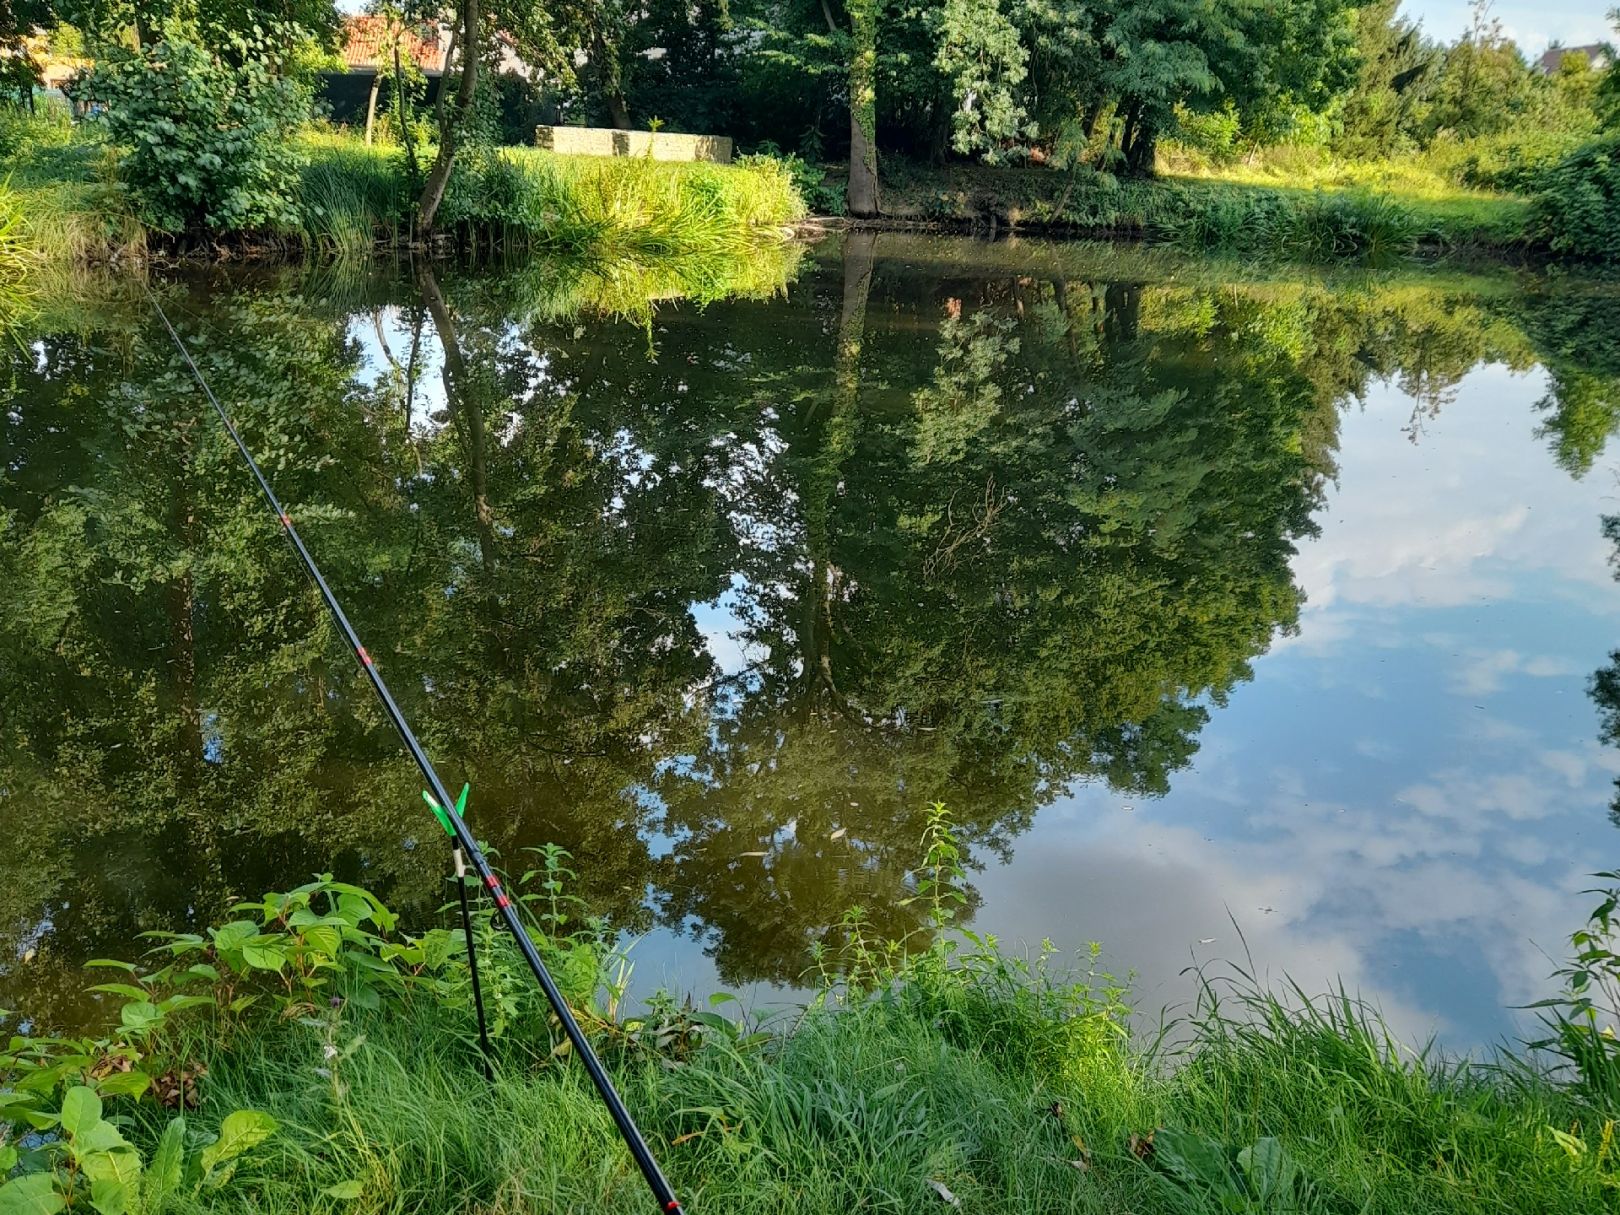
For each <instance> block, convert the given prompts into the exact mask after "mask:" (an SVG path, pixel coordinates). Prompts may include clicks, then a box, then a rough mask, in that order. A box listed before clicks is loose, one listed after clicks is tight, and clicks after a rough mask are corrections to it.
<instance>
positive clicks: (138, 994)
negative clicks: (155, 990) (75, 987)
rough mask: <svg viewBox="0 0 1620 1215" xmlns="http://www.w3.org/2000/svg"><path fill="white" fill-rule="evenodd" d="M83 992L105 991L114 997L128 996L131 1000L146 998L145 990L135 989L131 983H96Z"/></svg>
mask: <svg viewBox="0 0 1620 1215" xmlns="http://www.w3.org/2000/svg"><path fill="white" fill-rule="evenodd" d="M85 990H86V991H105V992H108V993H110V994H112V995H115V996H128V997H129V998H130V999H131V1000H144V999H146V996H147V992H146V988H144V987H136V986H135V985H134V984H133V983H97V984H96V985H95V986H94V987H87V988H85Z"/></svg>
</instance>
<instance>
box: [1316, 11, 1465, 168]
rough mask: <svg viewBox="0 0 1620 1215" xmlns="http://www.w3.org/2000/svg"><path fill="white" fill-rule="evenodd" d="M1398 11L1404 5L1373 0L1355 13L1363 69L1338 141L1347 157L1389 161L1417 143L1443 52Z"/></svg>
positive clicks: (1350, 92) (1347, 103) (1348, 97)
mask: <svg viewBox="0 0 1620 1215" xmlns="http://www.w3.org/2000/svg"><path fill="white" fill-rule="evenodd" d="M1399 9H1400V0H1374V3H1371V4H1367V5H1365V6H1363V7H1362V8H1360V9H1357V10H1356V53H1357V57H1358V59H1359V64H1358V67H1357V70H1356V77H1355V81H1354V83H1353V84H1352V85H1351V87H1350V89H1349V90H1348V92H1347V93H1346V95H1345V98H1344V101H1343V104H1342V107H1341V110H1340V116H1341V123H1342V127H1341V131H1340V135H1339V137H1338V139H1337V141H1336V146H1337V147H1338V148H1339V149H1340V150H1341V151H1343V152H1344V153H1345V154H1346V155H1350V156H1368V157H1372V156H1388V155H1391V154H1393V153H1395V152H1397V151H1398V150H1399V149H1400V148H1401V147H1402V146H1403V144H1404V143H1406V142H1408V141H1410V140H1412V139H1413V137H1414V133H1415V128H1416V126H1417V123H1418V117H1419V115H1420V114H1421V112H1422V109H1423V106H1424V105H1425V102H1426V99H1427V97H1428V93H1429V90H1430V88H1431V87H1432V82H1433V78H1434V76H1435V74H1436V72H1437V70H1438V67H1439V64H1440V60H1441V52H1440V50H1439V48H1438V47H1436V46H1434V45H1433V44H1432V43H1431V42H1429V40H1428V39H1426V38H1425V37H1424V36H1423V32H1422V30H1421V29H1420V28H1419V27H1418V26H1417V25H1415V24H1414V23H1412V22H1411V21H1408V20H1407V19H1405V18H1404V17H1401V16H1400V15H1399Z"/></svg>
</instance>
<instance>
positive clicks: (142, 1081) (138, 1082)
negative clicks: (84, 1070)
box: [96, 1068, 152, 1097]
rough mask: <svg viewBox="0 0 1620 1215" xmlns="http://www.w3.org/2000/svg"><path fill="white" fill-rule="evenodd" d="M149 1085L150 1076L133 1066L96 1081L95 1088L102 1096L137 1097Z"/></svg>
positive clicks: (150, 1083) (150, 1085)
mask: <svg viewBox="0 0 1620 1215" xmlns="http://www.w3.org/2000/svg"><path fill="white" fill-rule="evenodd" d="M151 1087H152V1077H151V1076H148V1075H147V1074H146V1073H145V1072H143V1071H136V1070H134V1069H133V1068H132V1069H131V1070H129V1071H127V1072H114V1073H113V1074H112V1075H110V1076H105V1077H103V1078H102V1079H100V1080H97V1081H96V1088H97V1089H98V1090H99V1091H100V1093H101V1095H102V1096H103V1097H139V1096H141V1095H142V1094H143V1093H145V1092H146V1090H147V1089H149V1088H151Z"/></svg>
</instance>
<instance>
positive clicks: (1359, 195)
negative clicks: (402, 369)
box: [0, 113, 1546, 277]
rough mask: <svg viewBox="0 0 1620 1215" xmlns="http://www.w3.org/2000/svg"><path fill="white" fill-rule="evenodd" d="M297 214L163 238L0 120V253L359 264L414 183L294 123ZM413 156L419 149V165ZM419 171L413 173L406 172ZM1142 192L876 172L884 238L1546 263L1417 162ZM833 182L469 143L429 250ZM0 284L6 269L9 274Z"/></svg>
mask: <svg viewBox="0 0 1620 1215" xmlns="http://www.w3.org/2000/svg"><path fill="white" fill-rule="evenodd" d="M299 142H300V152H301V159H302V168H301V170H300V174H299V179H298V187H297V190H296V199H295V207H294V209H295V211H296V213H297V216H298V222H297V223H296V224H294V225H288V226H284V227H282V228H279V229H276V230H273V231H256V232H251V233H210V234H206V235H200V234H196V233H190V234H175V233H164V232H161V231H159V230H157V229H156V228H154V227H153V226H152V225H150V224H149V223H147V222H146V221H145V220H143V218H142V215H141V214H140V211H139V207H138V205H137V204H136V203H135V202H134V201H133V200H132V199H131V197H130V196H129V195H128V194H127V193H126V192H125V191H124V190H123V189H122V187H121V186H120V184H119V180H118V154H117V152H116V150H115V149H113V148H111V147H110V146H108V145H107V144H106V143H105V141H104V140H103V139H102V137H101V133H100V132H99V131H97V130H95V129H93V128H87V127H86V126H84V125H83V124H78V125H75V124H72V123H70V122H69V121H68V120H67V118H66V117H65V115H61V114H52V113H44V114H42V115H41V116H38V117H34V118H26V117H23V116H20V115H12V116H8V117H7V118H6V119H5V121H4V122H0V183H3V184H0V258H4V259H5V261H6V264H7V265H8V266H11V265H14V264H16V265H20V264H21V263H22V262H23V261H26V260H28V259H30V258H32V259H34V260H39V261H51V262H76V263H91V262H120V261H136V260H145V259H148V258H153V257H157V258H175V257H196V258H200V259H219V258H222V257H225V258H240V257H244V256H255V255H260V256H262V255H270V256H295V255H308V254H319V255H337V256H363V255H365V254H367V253H369V252H371V251H373V250H377V249H379V248H380V249H388V248H403V247H408V246H410V245H411V243H412V241H413V239H414V235H413V232H412V229H411V218H412V208H413V205H414V202H415V197H416V192H417V188H416V185H415V178H414V177H413V173H412V170H411V168H410V165H409V164H408V162H407V158H406V155H405V153H404V151H403V149H401V148H398V147H384V146H368V145H366V144H365V143H364V142H362V141H361V140H359V139H358V138H356V137H354V136H352V135H348V134H343V133H337V132H331V131H319V130H316V129H311V130H309V131H306V132H305V133H304V134H303V135H302V136H300V141H299ZM423 155H424V157H425V156H426V155H427V153H426V151H424V153H423ZM424 163H425V161H424ZM1167 167H1168V168H1169V169H1170V170H1171V171H1170V172H1168V173H1166V174H1165V175H1162V176H1160V177H1155V178H1152V179H1146V180H1133V179H1129V178H1116V177H1114V176H1111V175H1109V174H1104V173H1098V172H1094V171H1092V170H1089V169H1083V168H1082V169H1077V170H1074V171H1066V170H1057V169H1053V168H1050V167H1044V166H1038V165H1025V166H1018V167H1010V166H989V165H983V164H959V165H949V166H943V167H932V166H926V165H920V164H916V163H910V162H906V161H903V160H899V159H894V160H891V161H889V162H887V163H886V165H885V174H884V183H883V185H884V189H883V217H882V218H881V219H880V220H877V221H874V222H875V223H876V224H877V225H878V226H883V227H898V228H905V227H914V226H919V225H923V226H933V227H941V228H950V229H967V230H972V231H975V232H978V233H980V234H982V235H989V236H999V235H1003V234H1005V233H1007V232H1009V231H1013V230H1020V231H1024V232H1027V233H1030V234H1050V235H1054V236H1067V237H1089V238H1107V239H1122V238H1123V239H1133V240H1143V241H1147V242H1150V243H1156V244H1168V245H1172V246H1175V247H1178V248H1182V249H1185V250H1197V251H1211V252H1227V253H1233V254H1237V255H1242V256H1266V257H1272V258H1283V259H1296V260H1302V261H1310V262H1322V263H1326V262H1335V261H1352V262H1370V263H1373V264H1379V263H1383V262H1387V261H1389V260H1392V259H1395V258H1399V257H1403V256H1408V255H1411V254H1414V253H1420V252H1421V253H1430V254H1433V253H1451V252H1459V251H1461V252H1474V253H1479V254H1482V255H1487V256H1498V257H1500V256H1518V255H1526V254H1528V255H1545V254H1546V250H1544V249H1542V248H1541V247H1540V243H1539V242H1538V241H1537V240H1536V239H1535V238H1534V237H1533V235H1532V229H1533V224H1532V214H1531V204H1530V202H1529V200H1527V199H1526V198H1523V197H1519V196H1516V195H1512V194H1505V193H1500V192H1495V191H1489V190H1481V189H1471V188H1467V187H1464V186H1461V185H1454V184H1452V183H1450V182H1448V181H1446V180H1443V179H1442V177H1441V176H1440V175H1439V174H1438V173H1437V172H1436V171H1431V170H1428V169H1423V170H1419V169H1415V168H1410V167H1407V168H1402V167H1399V166H1391V165H1383V166H1379V165H1361V164H1354V165H1333V166H1315V167H1313V168H1312V169H1311V170H1310V171H1309V172H1305V171H1299V170H1296V171H1293V172H1292V173H1291V174H1290V175H1288V176H1283V177H1279V176H1278V175H1277V173H1275V172H1271V171H1268V170H1266V169H1264V168H1261V169H1253V170H1246V169H1242V168H1240V167H1237V166H1228V167H1224V168H1212V167H1209V166H1198V165H1191V164H1181V165H1169V166H1167ZM838 172H839V170H837V169H836V168H835V169H830V170H828V171H827V172H826V173H825V174H824V175H822V176H820V177H819V179H818V174H817V172H816V171H814V170H806V169H805V167H804V166H803V165H802V163H800V162H787V161H780V160H777V159H773V158H769V157H748V158H744V159H743V160H742V161H740V162H739V163H737V164H735V165H713V164H704V163H696V164H672V163H666V162H661V161H658V162H655V161H651V160H647V159H643V158H633V157H588V156H562V155H557V154H554V153H551V152H547V151H544V150H541V149H538V148H500V149H484V150H482V151H480V152H475V153H471V154H469V155H467V156H465V157H464V158H463V160H462V161H461V163H459V164H458V166H457V170H456V172H455V174H454V175H453V176H452V178H451V183H450V186H449V189H448V192H447V194H446V197H445V201H444V204H443V208H442V210H441V213H440V216H439V229H440V232H441V235H440V237H439V238H438V240H439V241H440V242H441V243H442V244H445V245H447V246H454V247H455V248H458V249H460V250H462V251H468V250H482V251H523V250H529V249H540V250H548V251H559V250H561V251H566V252H569V253H576V254H582V255H586V256H590V257H595V258H600V259H610V258H620V259H625V258H655V259H656V258H665V257H670V256H685V257H691V256H694V255H710V256H721V257H727V258H731V257H737V256H746V255H748V254H749V253H750V252H751V251H752V250H754V249H756V248H758V247H759V245H760V243H761V242H762V241H773V240H778V239H780V238H781V237H782V236H783V234H784V233H785V231H786V230H787V229H788V228H789V227H790V226H791V225H793V224H795V223H798V222H800V221H802V220H803V219H805V217H806V216H807V215H808V214H809V213H810V211H811V210H815V211H817V212H818V213H820V214H822V215H824V216H825V215H835V214H836V213H837V212H838V211H839V210H840V209H841V205H842V204H841V199H842V193H841V184H840V182H839V181H838V178H837V174H838ZM12 277H15V275H13V276H12Z"/></svg>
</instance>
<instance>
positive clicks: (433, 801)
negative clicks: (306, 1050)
mask: <svg viewBox="0 0 1620 1215" xmlns="http://www.w3.org/2000/svg"><path fill="white" fill-rule="evenodd" d="M141 288H142V290H144V291H145V292H146V298H147V299H148V300H150V301H151V303H152V310H153V311H154V312H156V313H157V316H158V319H159V320H160V321H162V322H163V327H164V329H166V330H168V333H169V337H170V338H171V339H172V340H173V342H174V345H175V349H177V350H178V351H179V352H180V357H181V358H182V359H184V360H185V364H186V366H187V367H188V368H190V370H191V374H192V377H193V378H194V379H195V380H196V381H197V385H198V387H200V388H201V389H202V390H203V395H204V396H206V397H207V398H208V403H209V404H210V405H212V406H213V407H214V412H215V413H217V414H218V415H219V420H220V422H221V423H222V424H223V425H224V427H225V432H226V433H227V434H229V435H230V437H231V441H232V442H233V443H235V444H236V450H237V451H239V452H240V453H241V454H242V459H243V461H244V462H246V464H247V466H248V469H249V471H250V472H252V473H253V479H254V480H255V481H257V482H258V483H259V491H260V493H262V494H263V495H264V500H265V501H266V502H267V503H268V504H269V506H270V509H271V511H272V512H274V514H275V516H276V519H277V521H278V522H280V524H281V530H282V531H283V533H285V535H286V536H287V538H288V539H289V540H291V541H292V546H293V548H294V549H295V550H297V553H298V559H299V560H300V561H302V562H303V564H304V570H305V572H307V573H308V574H309V576H310V578H311V580H312V581H313V582H314V583H315V586H316V588H317V589H318V590H319V591H320V593H321V598H322V599H323V600H324V601H325V603H326V607H327V610H328V611H330V612H331V614H332V619H333V621H335V622H336V624H337V626H338V631H339V632H341V633H342V634H343V639H344V640H345V641H346V642H347V643H348V645H349V649H350V650H351V651H353V653H354V656H355V658H356V659H357V660H358V661H359V663H360V668H361V670H363V671H364V672H365V674H366V678H367V679H369V680H370V681H371V689H372V691H374V692H375V693H376V694H377V699H378V700H379V701H381V702H382V707H383V711H384V712H386V713H387V714H388V719H389V720H390V721H392V722H393V723H394V729H395V730H396V731H398V732H399V737H400V739H401V741H402V742H404V744H405V749H406V750H407V751H409V752H410V753H411V758H412V759H413V760H415V761H416V766H417V768H418V769H420V770H421V773H422V778H423V779H424V780H426V781H427V784H428V787H427V790H426V791H425V792H424V793H423V794H422V797H423V798H424V799H425V800H426V801H427V803H428V805H429V806H431V807H432V808H433V813H434V816H435V817H436V818H438V820H439V825H440V826H442V827H443V828H444V829H445V832H446V833H447V834H448V835H449V836H450V838H451V839H452V840H453V841H454V843H455V846H456V848H457V849H459V850H460V852H461V854H462V856H463V857H465V858H466V862H467V865H468V867H469V868H471V869H472V871H473V872H474V873H476V874H477V875H478V877H479V879H480V880H481V881H482V882H483V884H484V885H485V886H486V887H487V888H488V889H489V893H490V895H491V896H492V897H493V898H494V900H495V907H496V910H497V911H498V912H499V913H500V917H501V919H502V921H503V922H504V923H505V924H506V927H507V930H508V931H509V932H511V934H512V938H513V939H514V940H515V941H516V942H517V946H518V950H519V952H521V953H522V954H523V960H524V961H525V962H527V963H528V965H529V970H530V971H532V972H533V974H534V979H535V982H537V983H538V984H540V989H541V990H542V991H544V992H545V994H546V1000H547V1001H548V1002H549V1003H550V1005H551V1010H552V1012H554V1013H555V1014H556V1015H557V1020H558V1021H559V1022H561V1024H562V1027H563V1033H564V1034H565V1035H566V1036H567V1038H568V1041H569V1043H570V1044H571V1045H572V1047H573V1049H574V1053H575V1054H576V1055H578V1056H579V1059H580V1062H581V1063H583V1064H584V1066H585V1070H586V1072H587V1073H589V1075H590V1078H591V1083H592V1084H593V1085H595V1086H596V1092H597V1095H598V1096H600V1097H601V1098H602V1103H603V1104H604V1105H606V1106H607V1108H608V1113H610V1114H611V1115H612V1116H613V1122H614V1125H615V1126H617V1127H618V1129H619V1135H620V1136H621V1137H622V1138H623V1139H624V1143H625V1146H626V1147H628V1148H629V1149H630V1155H631V1156H632V1157H634V1158H635V1162H636V1167H637V1168H639V1169H640V1170H641V1175H642V1177H644V1178H645V1179H646V1181H647V1188H648V1189H650V1190H651V1191H652V1194H653V1198H654V1199H656V1200H657V1202H658V1206H659V1209H660V1210H661V1211H664V1212H667V1213H670V1215H679V1212H680V1210H681V1204H680V1200H679V1199H677V1198H676V1197H675V1191H674V1190H673V1189H672V1188H671V1187H670V1184H669V1182H668V1180H666V1179H665V1177H664V1174H663V1170H661V1169H660V1168H659V1167H658V1161H657V1160H655V1159H654V1158H653V1154H652V1149H650V1148H649V1147H648V1146H647V1141H646V1139H644V1138H643V1137H642V1134H641V1130H640V1128H639V1127H637V1126H636V1121H635V1119H634V1118H632V1117H631V1115H630V1111H629V1110H628V1109H627V1108H625V1104H624V1101H623V1099H622V1098H621V1097H620V1096H619V1093H618V1090H617V1089H615V1088H614V1087H613V1081H612V1079H611V1078H609V1076H608V1074H607V1069H605V1068H604V1067H603V1066H602V1061H601V1059H599V1058H598V1057H597V1054H596V1051H595V1050H594V1049H593V1048H592V1046H591V1044H590V1041H589V1040H588V1039H587V1038H586V1037H585V1031H584V1030H582V1029H581V1028H580V1027H579V1022H578V1021H577V1020H576V1019H575V1017H574V1014H573V1011H572V1010H571V1009H570V1008H569V1007H568V1002H567V1001H566V1000H565V999H564V998H563V994H562V992H561V991H560V990H559V989H558V987H557V984H556V981H555V980H554V979H552V977H551V972H550V971H548V970H547V969H546V964H545V963H544V962H543V961H541V959H540V953H539V951H538V950H537V949H536V948H535V946H534V941H533V940H532V939H531V938H530V937H529V933H528V930H527V929H525V928H524V927H523V922H522V921H521V920H520V919H519V918H518V913H517V908H516V906H515V905H514V904H513V902H512V899H511V897H510V896H509V895H507V893H506V892H505V891H504V890H502V889H501V881H500V879H499V878H498V877H496V876H495V872H494V870H492V869H491V868H490V867H489V861H488V860H486V859H485V857H484V853H483V850H482V849H480V848H479V847H478V841H477V840H475V839H474V838H473V836H472V833H471V832H470V831H468V830H467V824H466V823H465V822H463V821H462V818H461V814H460V813H459V811H460V809H461V807H462V806H463V805H464V804H465V797H466V792H465V790H464V791H463V793H462V797H461V798H452V797H451V796H450V793H449V791H448V790H447V789H446V788H445V786H444V782H443V781H442V780H440V779H439V773H438V771H437V770H436V769H435V768H434V767H433V761H432V760H430V759H429V758H428V756H427V752H426V751H424V750H423V749H422V744H421V743H420V742H418V741H417V739H416V735H415V733H414V732H412V730H411V727H410V723H409V722H407V721H406V720H405V714H404V713H402V712H401V711H400V708H399V705H398V704H396V703H395V701H394V696H393V693H392V692H390V691H389V690H388V685H387V684H386V683H384V682H383V677H382V674H381V673H380V672H379V671H378V670H377V664H376V663H375V662H374V661H372V657H371V655H370V653H368V652H367V650H366V647H365V646H364V645H362V644H361V643H360V635H359V634H358V633H356V632H355V630H354V625H352V624H350V623H349V618H348V616H347V615H345V614H344V611H343V606H342V605H341V604H340V603H338V600H337V596H336V595H334V594H333V593H332V588H331V587H330V586H328V585H327V583H326V578H325V577H324V576H323V575H322V574H321V570H320V567H319V566H318V565H316V564H315V558H314V557H312V556H310V553H309V549H307V548H306V547H305V546H304V539H303V537H302V536H300V535H299V534H298V529H297V528H296V527H294V526H293V521H292V516H291V515H289V514H288V513H287V510H286V508H285V507H283V506H282V504H281V499H279V498H277V497H276V492H275V490H273V489H271V488H270V482H269V481H268V480H266V479H265V475H264V473H263V472H262V471H260V469H259V465H258V462H257V461H255V460H254V458H253V453H252V452H251V451H249V450H248V446H247V444H246V443H245V442H243V440H242V435H241V433H240V432H239V431H238V430H237V429H236V424H235V423H234V422H232V421H231V416H230V414H228V413H226V412H225V407H224V406H223V405H221V404H220V403H219V398H218V397H216V396H215V395H214V390H213V389H212V388H210V387H209V386H208V381H207V380H205V379H204V378H203V374H202V372H201V371H200V370H199V369H198V367H197V364H196V362H195V361H193V359H192V357H191V351H190V350H189V349H187V347H186V344H185V342H184V341H183V340H182V339H181V337H180V334H179V333H178V332H176V330H175V327H174V326H173V325H172V324H170V323H169V317H168V314H167V313H165V312H164V311H163V305H161V304H160V303H158V300H157V296H155V295H154V294H152V289H151V287H150V286H148V285H147V284H146V283H144V282H143V283H142V284H141ZM458 885H461V886H462V889H463V897H465V884H464V883H461V882H460V881H459V879H458ZM471 944H472V939H471V936H470V935H469V937H468V945H469V946H471Z"/></svg>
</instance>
